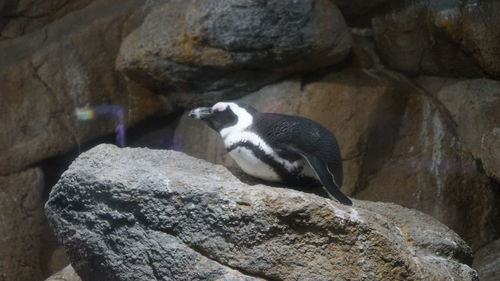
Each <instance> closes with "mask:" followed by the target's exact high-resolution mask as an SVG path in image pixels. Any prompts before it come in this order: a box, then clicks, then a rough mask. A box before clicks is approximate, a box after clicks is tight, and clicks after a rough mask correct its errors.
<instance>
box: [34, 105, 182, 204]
mask: <svg viewBox="0 0 500 281" xmlns="http://www.w3.org/2000/svg"><path fill="white" fill-rule="evenodd" d="M182 113H183V112H176V113H173V114H170V115H167V116H154V117H150V118H148V119H145V120H144V121H141V122H139V123H138V124H136V125H134V126H132V127H130V128H127V137H126V141H127V145H126V146H127V147H147V148H151V149H172V148H175V140H174V138H173V133H174V129H175V127H176V123H177V122H178V121H179V118H178V117H179V116H180V115H181V114H182ZM103 143H109V144H116V143H115V134H114V133H113V134H108V135H105V136H101V137H98V138H96V139H94V140H91V141H88V142H85V143H82V144H81V145H80V147H75V148H73V149H71V150H70V151H68V152H66V153H63V154H60V155H56V156H53V157H50V158H47V159H44V160H42V161H40V162H39V163H37V164H35V165H34V166H40V167H41V168H42V170H43V174H44V178H45V189H44V193H43V202H46V201H47V199H48V197H49V194H50V191H51V190H52V187H53V186H54V185H55V184H56V183H57V181H58V180H59V178H60V177H61V175H62V173H63V172H64V171H66V169H67V168H68V167H69V165H70V164H71V163H72V162H73V160H75V159H76V158H77V157H78V155H80V154H81V153H83V152H85V151H87V150H89V149H91V148H92V147H94V146H96V145H99V144H103Z"/></svg>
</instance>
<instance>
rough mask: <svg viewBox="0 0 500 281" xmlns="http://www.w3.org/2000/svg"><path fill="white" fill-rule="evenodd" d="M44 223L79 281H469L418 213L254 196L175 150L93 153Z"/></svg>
mask: <svg viewBox="0 0 500 281" xmlns="http://www.w3.org/2000/svg"><path fill="white" fill-rule="evenodd" d="M46 214H47V216H48V218H49V220H50V222H51V224H52V226H53V227H54V230H55V232H56V235H57V237H58V238H59V239H60V241H61V242H62V243H63V245H64V247H65V248H66V251H67V252H68V254H69V256H70V259H71V263H72V265H73V266H74V268H75V270H76V272H77V273H78V275H80V277H81V278H82V280H262V279H264V280H452V279H453V280H478V278H477V273H476V272H475V271H474V270H472V269H471V268H470V267H469V266H467V265H466V264H465V263H467V262H470V260H471V250H470V248H469V247H468V246H467V245H466V244H465V242H464V241H463V240H461V239H460V238H459V237H458V236H457V235H456V234H455V233H453V232H452V231H450V230H449V229H448V228H447V227H445V226H443V225H442V224H440V223H438V222H437V221H435V220H434V219H432V218H430V217H428V216H425V215H423V214H422V213H419V212H417V211H414V210H409V209H405V208H402V207H400V206H397V205H394V204H385V203H370V202H363V201H354V207H347V206H343V205H339V204H337V203H336V202H334V201H332V200H330V199H325V198H322V197H319V196H317V195H313V194H306V193H303V192H299V191H294V190H290V189H286V188H273V187H270V186H265V185H261V184H258V185H252V186H251V185H247V184H244V183H242V182H240V181H239V180H238V179H237V178H235V177H234V176H233V175H232V174H231V173H229V172H228V170H226V169H225V168H223V167H222V166H217V165H213V164H209V163H207V162H205V161H203V160H199V159H196V158H192V157H189V156H186V155H185V154H182V153H179V152H174V151H154V150H149V149H129V148H126V149H119V148H117V147H115V146H112V145H100V146H98V147H95V148H93V149H92V150H90V151H88V152H86V153H84V154H82V155H80V157H79V158H78V159H77V160H76V161H75V162H74V163H73V164H72V165H71V166H70V168H69V169H68V170H67V171H66V172H65V173H64V174H63V176H62V178H61V179H60V181H59V182H58V184H57V185H56V186H55V187H54V189H53V190H52V192H51V195H50V198H49V200H48V202H47V204H46Z"/></svg>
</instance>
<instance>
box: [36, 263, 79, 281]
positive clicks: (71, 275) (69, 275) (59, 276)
mask: <svg viewBox="0 0 500 281" xmlns="http://www.w3.org/2000/svg"><path fill="white" fill-rule="evenodd" d="M45 281H82V279H81V278H80V276H78V274H76V272H75V270H74V269H73V267H72V266H71V264H70V265H68V266H66V267H65V268H63V269H61V270H60V271H58V272H56V273H55V274H54V275H52V276H50V277H49V278H47V279H45Z"/></svg>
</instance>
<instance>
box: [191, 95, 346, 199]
mask: <svg viewBox="0 0 500 281" xmlns="http://www.w3.org/2000/svg"><path fill="white" fill-rule="evenodd" d="M189 116H190V117H193V118H196V119H200V120H203V121H205V122H206V123H207V124H208V126H210V127H211V128H212V129H214V130H215V131H217V132H218V133H219V134H220V135H221V136H222V139H223V140H224V145H225V147H226V149H227V151H228V152H229V155H231V157H232V158H233V159H234V160H235V161H236V163H237V164H238V166H239V167H240V168H241V169H242V170H243V171H244V172H245V173H247V174H249V175H251V176H253V177H256V178H260V179H263V180H266V181H272V182H283V183H286V184H293V185H301V184H307V183H310V182H311V181H316V180H317V181H319V182H320V183H321V185H322V187H323V189H324V190H325V191H326V192H327V193H328V195H329V196H330V197H332V198H334V199H336V200H338V201H339V202H340V203H342V204H344V205H352V201H351V200H350V199H349V198H348V197H347V196H345V195H344V194H342V192H340V187H341V186H342V159H341V156H340V150H339V146H338V144H337V140H336V138H335V136H334V135H333V134H332V133H331V132H329V131H328V130H327V129H325V128H324V127H323V126H321V125H320V124H318V123H316V122H314V121H312V120H310V119H307V118H304V117H299V116H292V115H284V114H276V113H261V112H259V111H257V110H256V109H255V108H253V107H251V106H248V105H245V104H241V103H236V102H218V103H216V104H215V105H214V106H212V107H199V108H195V109H193V110H191V111H190V112H189Z"/></svg>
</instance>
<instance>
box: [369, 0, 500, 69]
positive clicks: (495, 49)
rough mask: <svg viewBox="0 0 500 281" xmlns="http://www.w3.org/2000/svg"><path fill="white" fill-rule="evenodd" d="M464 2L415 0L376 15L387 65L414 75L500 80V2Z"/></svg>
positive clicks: (377, 35)
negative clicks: (485, 75) (466, 3)
mask: <svg viewBox="0 0 500 281" xmlns="http://www.w3.org/2000/svg"><path fill="white" fill-rule="evenodd" d="M488 2H491V3H488ZM460 3H462V4H460ZM463 3H464V2H460V1H458V2H457V1H446V0H439V1H416V2H415V1H411V2H410V4H409V5H408V6H407V7H404V8H402V9H401V8H395V9H390V10H389V11H388V12H387V13H385V14H383V15H380V16H376V17H375V18H374V19H373V22H372V23H373V28H374V31H375V39H376V43H377V47H378V52H379V53H380V56H381V59H382V60H383V62H384V63H385V64H386V65H387V66H389V67H391V68H393V69H395V70H399V71H403V72H405V73H408V74H410V75H416V74H433V75H441V76H463V77H481V76H484V74H485V73H487V74H489V75H492V76H494V77H500V76H499V75H500V51H499V50H500V37H499V36H497V35H498V25H499V23H500V22H499V19H500V3H494V2H493V1H480V2H479V3H476V4H474V5H473V4H471V5H465V4H463Z"/></svg>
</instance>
